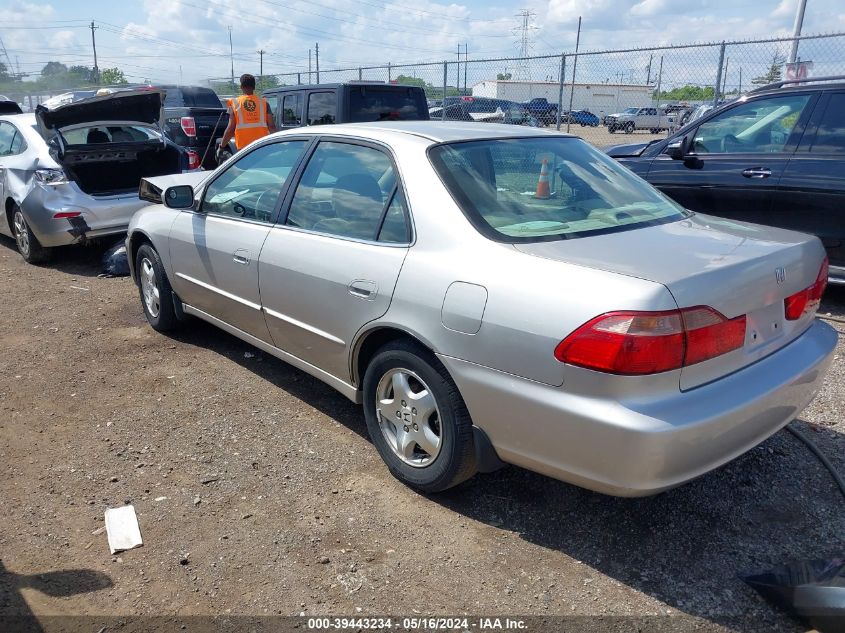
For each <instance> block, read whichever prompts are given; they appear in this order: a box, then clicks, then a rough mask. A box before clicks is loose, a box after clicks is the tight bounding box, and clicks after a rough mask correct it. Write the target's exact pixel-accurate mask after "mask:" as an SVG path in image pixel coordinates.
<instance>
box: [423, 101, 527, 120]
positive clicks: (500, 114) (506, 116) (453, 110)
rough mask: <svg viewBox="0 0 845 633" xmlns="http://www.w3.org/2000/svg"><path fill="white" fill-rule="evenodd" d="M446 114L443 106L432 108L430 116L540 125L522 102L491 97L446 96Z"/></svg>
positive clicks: (439, 118) (441, 118)
mask: <svg viewBox="0 0 845 633" xmlns="http://www.w3.org/2000/svg"><path fill="white" fill-rule="evenodd" d="M445 104H446V105H445V108H446V112H445V115H444V113H443V108H442V107H441V108H431V109H430V110H429V116H430V117H431V118H432V119H434V120H443V119H445V120H447V121H477V122H481V123H506V124H510V125H527V126H529V127H538V126H539V125H540V123H539V121H538V120H537V119H536V118H534V117H533V116H531V114H529V113H528V111H527V110H526V109H525V106H523V105H522V104H521V103H517V102H516V101H508V100H506V99H493V98H489V97H470V96H464V97H446V99H445Z"/></svg>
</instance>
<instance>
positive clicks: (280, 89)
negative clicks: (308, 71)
mask: <svg viewBox="0 0 845 633" xmlns="http://www.w3.org/2000/svg"><path fill="white" fill-rule="evenodd" d="M343 86H350V87H353V88H357V87H359V86H360V87H362V88H396V89H401V88H420V86H412V85H410V84H388V83H384V82H383V81H346V82H342V83H333V84H297V85H294V86H277V87H275V88H267V89H266V90H263V91H262V94H269V93H272V92H286V91H289V90H331V89H333V88H341V87H343ZM420 89H421V88H420Z"/></svg>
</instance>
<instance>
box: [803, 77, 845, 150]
mask: <svg viewBox="0 0 845 633" xmlns="http://www.w3.org/2000/svg"><path fill="white" fill-rule="evenodd" d="M810 152H812V153H814V154H841V153H845V92H834V93H833V94H832V95H830V100H829V101H828V102H827V107H826V108H825V111H824V116H822V120H821V123H819V127H818V131H817V132H816V139H815V141H813V146H812V147H811V148H810Z"/></svg>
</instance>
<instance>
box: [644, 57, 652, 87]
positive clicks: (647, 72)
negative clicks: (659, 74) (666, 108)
mask: <svg viewBox="0 0 845 633" xmlns="http://www.w3.org/2000/svg"><path fill="white" fill-rule="evenodd" d="M652 59H654V53H652V54H651V55H649V56H648V68H647V70H646V78H645V85H646V86H648V85H651V61H652Z"/></svg>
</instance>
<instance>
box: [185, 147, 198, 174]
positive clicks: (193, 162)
mask: <svg viewBox="0 0 845 633" xmlns="http://www.w3.org/2000/svg"><path fill="white" fill-rule="evenodd" d="M187 153H188V169H199V168H200V155H199V154H198V153H196V152H195V151H194V150H192V149H189V150H188V152H187Z"/></svg>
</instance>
